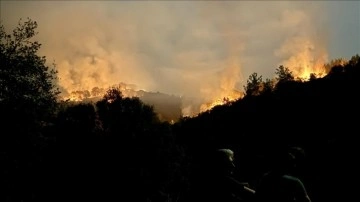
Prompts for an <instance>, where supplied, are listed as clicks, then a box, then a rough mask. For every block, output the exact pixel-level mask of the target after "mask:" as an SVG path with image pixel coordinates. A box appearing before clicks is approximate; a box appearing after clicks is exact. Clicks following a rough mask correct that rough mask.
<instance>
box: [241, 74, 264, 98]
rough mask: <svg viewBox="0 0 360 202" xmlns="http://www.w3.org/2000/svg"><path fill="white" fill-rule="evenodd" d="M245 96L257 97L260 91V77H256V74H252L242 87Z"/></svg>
mask: <svg viewBox="0 0 360 202" xmlns="http://www.w3.org/2000/svg"><path fill="white" fill-rule="evenodd" d="M244 90H245V93H246V95H249V96H251V95H259V94H260V92H261V90H262V76H258V74H257V73H256V72H254V73H252V74H251V75H250V76H249V78H248V80H247V81H246V86H244Z"/></svg>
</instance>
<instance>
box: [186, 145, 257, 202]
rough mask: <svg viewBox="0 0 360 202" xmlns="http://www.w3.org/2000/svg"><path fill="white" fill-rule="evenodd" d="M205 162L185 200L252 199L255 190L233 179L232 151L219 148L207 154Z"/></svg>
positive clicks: (242, 201)
mask: <svg viewBox="0 0 360 202" xmlns="http://www.w3.org/2000/svg"><path fill="white" fill-rule="evenodd" d="M207 155H208V156H207V157H204V158H207V160H206V163H205V164H204V165H203V166H202V167H201V168H200V169H202V170H200V172H201V173H199V175H200V176H197V177H198V178H197V181H196V182H194V184H193V185H194V186H193V188H192V189H191V194H190V196H189V197H188V199H187V200H185V201H187V202H188V201H191V202H192V201H214V202H245V201H246V202H247V201H252V200H253V197H254V193H255V191H254V190H252V189H250V188H248V187H247V186H246V184H245V183H241V182H239V181H237V180H236V179H234V177H233V171H234V169H235V165H234V163H233V161H234V153H233V151H231V150H230V149H219V150H216V151H214V152H212V153H211V154H207Z"/></svg>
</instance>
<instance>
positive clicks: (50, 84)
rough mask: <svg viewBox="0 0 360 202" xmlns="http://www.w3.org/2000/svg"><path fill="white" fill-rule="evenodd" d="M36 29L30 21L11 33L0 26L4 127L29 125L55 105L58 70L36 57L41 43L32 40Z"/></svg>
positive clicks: (43, 57) (20, 22)
mask: <svg viewBox="0 0 360 202" xmlns="http://www.w3.org/2000/svg"><path fill="white" fill-rule="evenodd" d="M36 28H37V23H36V22H35V21H33V20H31V19H29V18H28V19H27V20H26V21H25V22H22V20H20V21H19V23H18V26H17V27H16V28H15V29H14V30H13V32H12V34H7V33H6V32H5V28H4V26H3V25H2V24H0V61H1V67H0V89H1V90H0V106H1V111H2V112H3V113H2V115H1V116H2V118H3V119H4V120H7V121H5V122H4V121H2V123H3V124H7V123H12V122H16V123H17V125H19V124H20V125H21V126H24V124H27V125H29V126H32V125H33V124H34V123H36V122H40V121H43V120H44V118H45V117H46V115H48V114H49V113H50V112H52V110H53V109H54V106H55V105H56V97H57V95H58V94H59V90H58V88H56V83H55V81H56V79H57V76H56V74H57V71H56V70H55V64H53V67H52V68H50V67H49V66H47V65H46V58H45V56H39V55H38V50H39V49H40V47H41V44H40V43H39V42H37V41H33V40H32V39H33V37H34V36H35V35H36V34H37V32H36ZM25 128H26V127H25Z"/></svg>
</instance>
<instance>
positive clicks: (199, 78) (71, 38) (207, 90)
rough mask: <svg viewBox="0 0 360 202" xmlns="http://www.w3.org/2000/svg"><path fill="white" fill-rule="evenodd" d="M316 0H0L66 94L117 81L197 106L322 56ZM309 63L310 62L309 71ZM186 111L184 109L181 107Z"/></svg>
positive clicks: (321, 16)
mask: <svg viewBox="0 0 360 202" xmlns="http://www.w3.org/2000/svg"><path fill="white" fill-rule="evenodd" d="M322 4H323V3H322V2H309V1H305V2H301V1H299V2H286V1H275V2H267V1H253V2H247V1H189V2H187V1H133V2H130V1H118V2H117V1H104V2H97V1H79V2H69V1H64V2H61V1H51V2H45V1H30V2H17V1H15V2H4V3H2V7H1V13H2V17H1V18H2V20H3V22H4V24H5V25H6V26H7V25H8V26H7V27H9V28H11V27H13V26H14V25H16V24H17V21H18V20H19V18H26V17H30V18H31V19H33V20H35V21H37V22H38V24H39V29H38V31H39V35H38V37H39V41H40V42H41V43H42V44H43V46H42V49H41V51H42V52H41V53H42V54H43V55H45V56H47V58H48V60H49V61H50V62H52V60H54V61H55V63H56V64H57V68H58V71H59V75H58V76H59V77H60V81H59V85H60V86H61V88H62V91H63V95H64V96H66V95H67V94H69V93H70V92H71V91H75V90H89V91H91V89H92V88H94V87H100V88H107V87H109V86H112V85H114V84H117V83H120V82H124V83H128V84H135V85H136V86H137V88H138V89H143V90H147V91H155V92H156V91H159V92H164V93H168V94H173V95H179V96H183V97H186V98H187V99H184V100H187V101H186V102H185V103H184V109H185V111H186V113H188V114H191V113H194V112H197V111H199V110H200V106H201V104H204V103H211V102H213V101H214V100H216V99H222V98H223V97H227V96H230V95H233V94H234V92H239V91H243V85H244V84H245V83H246V79H247V77H248V75H250V74H251V73H253V72H257V73H258V74H260V75H263V77H265V78H272V77H274V72H275V68H276V67H277V66H278V65H280V64H284V65H285V66H288V67H289V68H292V69H293V70H294V72H295V73H297V74H301V73H303V72H307V71H311V70H303V69H302V68H303V67H302V66H304V64H305V66H313V65H315V64H318V63H322V62H325V61H326V60H327V52H326V50H327V47H326V45H327V41H326V39H327V38H326V33H327V30H325V29H323V27H324V24H325V25H326V23H327V22H326V19H327V18H326V15H325V13H324V9H322V7H323V6H322ZM307 68H313V67H307ZM185 111H184V113H185Z"/></svg>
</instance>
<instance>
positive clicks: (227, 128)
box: [0, 19, 360, 202]
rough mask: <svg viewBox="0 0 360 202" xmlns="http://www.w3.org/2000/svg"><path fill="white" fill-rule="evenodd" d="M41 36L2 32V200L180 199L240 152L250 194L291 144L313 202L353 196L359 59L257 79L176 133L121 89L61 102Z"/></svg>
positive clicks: (23, 25) (241, 175) (30, 27)
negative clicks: (308, 72)
mask: <svg viewBox="0 0 360 202" xmlns="http://www.w3.org/2000/svg"><path fill="white" fill-rule="evenodd" d="M36 27H37V24H36V22H34V21H32V20H30V19H28V20H27V21H25V22H20V23H19V26H18V27H17V28H16V29H15V30H14V32H13V33H12V34H11V35H9V34H7V33H6V32H5V30H4V27H2V26H1V27H0V40H1V41H0V61H1V68H0V109H1V111H0V112H1V119H0V127H1V131H2V132H1V135H0V161H1V163H0V164H1V168H0V183H1V192H0V193H1V199H0V200H1V201H8V202H10V201H11V202H13V201H14V202H15V201H16V202H17V201H19V202H20V201H22V202H27V201H36V202H41V201H43V202H49V201H74V200H77V201H89V200H95V201H144V202H145V201H167V202H170V201H171V202H176V201H182V199H183V196H184V195H186V193H187V192H188V190H189V187H191V185H192V183H193V179H194V177H196V171H198V168H199V167H198V165H199V162H201V161H202V160H203V159H204V158H206V156H207V154H208V152H209V151H211V150H213V149H217V148H230V149H232V150H233V151H234V152H235V163H236V166H237V170H236V173H235V176H236V178H237V179H239V180H240V181H244V182H247V183H249V186H250V187H253V188H255V187H256V184H257V183H258V181H259V178H260V176H261V175H262V174H263V173H265V172H266V171H267V165H268V164H267V162H266V157H267V154H269V153H274V152H276V151H277V150H279V149H281V148H285V147H293V146H296V147H301V148H303V150H304V151H305V153H304V155H302V157H303V158H302V159H300V160H302V161H303V162H302V164H301V165H302V167H301V171H302V172H301V173H298V176H299V178H301V179H302V180H303V182H304V184H305V186H306V187H307V190H308V192H309V195H310V197H311V198H312V201H315V202H316V201H319V202H320V201H353V199H352V198H353V197H354V196H356V195H355V193H356V192H354V191H353V189H354V188H352V187H355V186H354V185H353V184H354V183H356V181H355V182H353V181H354V179H355V176H356V175H357V172H358V171H357V170H356V166H355V165H356V164H357V162H356V161H357V160H358V155H357V154H358V153H359V151H358V150H359V148H360V147H359V146H358V144H359V142H358V137H357V136H358V134H359V115H360V111H359V109H360V102H359V101H360V100H359V99H360V98H359V97H360V96H359V94H360V88H359V87H360V82H359V78H360V57H359V55H355V56H353V57H352V58H351V59H350V60H348V61H340V60H334V61H332V62H331V63H330V64H328V65H327V71H328V72H327V74H326V76H324V77H322V78H318V77H317V76H316V75H312V76H311V78H310V80H308V81H302V80H300V79H297V78H294V76H293V75H292V73H291V72H290V71H289V69H287V68H286V67H282V66H280V67H278V68H277V69H276V70H275V73H276V79H275V80H266V81H262V77H261V76H258V75H257V74H256V73H254V74H252V75H250V77H249V79H248V83H247V85H246V86H245V87H244V88H245V91H246V95H245V97H244V98H242V99H239V100H237V101H234V102H229V103H227V104H226V105H222V106H217V107H214V108H213V109H211V110H209V111H207V112H204V113H202V114H199V115H198V116H197V117H182V118H180V119H179V121H177V122H176V123H174V124H170V123H168V122H163V121H160V119H159V117H158V116H157V114H156V113H155V112H154V110H153V108H152V106H149V105H146V104H144V103H143V102H141V101H140V100H139V99H138V98H125V97H123V96H122V94H121V92H120V91H119V90H118V89H115V88H113V89H109V90H108V91H107V93H106V95H105V96H104V97H103V98H102V99H101V100H100V101H97V102H96V103H76V104H74V103H69V102H65V101H58V100H57V99H56V98H57V95H58V94H59V93H60V92H59V90H58V89H57V88H56V80H57V76H56V75H57V72H56V67H55V65H54V66H53V67H52V68H50V67H48V66H46V64H45V63H46V60H45V57H40V56H38V55H37V51H38V49H39V48H40V44H39V43H37V42H33V41H32V40H31V38H32V37H33V36H34V35H35V34H36V32H35V30H36ZM202 169H206V168H202Z"/></svg>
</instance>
